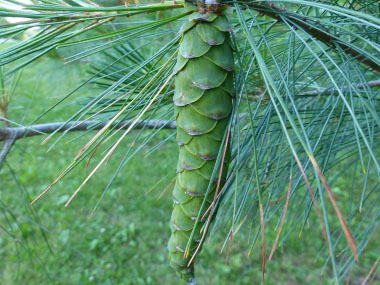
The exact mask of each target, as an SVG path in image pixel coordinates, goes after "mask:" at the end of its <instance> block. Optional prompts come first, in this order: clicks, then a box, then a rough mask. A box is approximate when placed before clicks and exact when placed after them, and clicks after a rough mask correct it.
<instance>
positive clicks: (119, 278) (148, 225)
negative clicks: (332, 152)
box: [0, 58, 380, 284]
mask: <svg viewBox="0 0 380 285" xmlns="http://www.w3.org/2000/svg"><path fill="white" fill-rule="evenodd" d="M83 73H84V72H83V71H82V70H80V69H79V68H78V66H77V65H75V64H71V65H63V63H62V62H61V61H60V60H59V59H57V58H50V59H49V61H47V60H44V61H38V62H37V63H36V64H33V65H32V66H31V67H29V68H28V69H26V70H24V72H23V74H22V77H21V80H20V84H19V86H18V88H17V89H16V94H15V96H14V97H13V99H12V103H11V106H10V110H9V116H10V118H11V119H12V120H13V121H16V122H19V123H21V124H28V123H31V122H32V121H33V119H35V118H36V117H37V116H38V115H39V114H41V112H42V111H43V110H45V109H47V107H49V106H51V105H53V104H54V103H55V102H57V101H58V100H59V98H62V96H63V95H65V94H67V93H68V92H69V91H70V90H72V89H73V88H74V87H75V86H77V85H78V83H79V82H80V80H79V79H80V78H81V75H83ZM91 92H92V91H91V90H89V89H85V90H83V93H82V94H83V96H87V95H89V94H91ZM77 100H78V98H72V99H70V100H68V101H67V102H65V103H64V104H62V105H61V106H60V107H58V108H57V109H56V110H55V111H54V112H51V113H49V114H48V115H46V117H44V118H43V119H41V121H39V122H49V121H63V120H65V119H67V118H68V115H67V110H70V112H73V111H74V110H75V109H77V108H79V107H78V104H77V103H76V102H77ZM168 132H169V131H165V133H163V134H162V137H165V136H166V135H167V134H168ZM78 135H79V134H78V133H76V134H70V135H68V136H66V137H65V138H64V139H63V141H62V142H60V143H59V144H57V145H56V146H55V147H54V148H53V149H52V150H51V151H50V152H48V153H46V150H47V149H48V147H49V146H50V145H51V143H52V142H54V140H55V139H54V138H53V139H52V140H51V141H50V142H49V143H48V144H46V145H44V146H41V145H40V144H41V142H42V140H43V139H44V138H43V137H33V138H27V139H23V140H20V141H18V142H17V144H16V146H15V147H14V148H13V149H12V152H11V154H10V155H9V157H8V165H5V166H4V168H3V169H2V170H1V172H0V181H1V184H0V200H1V203H2V204H1V209H2V212H0V225H1V228H0V284H180V281H179V279H178V278H177V277H176V276H175V274H174V273H173V271H172V270H171V268H170V267H169V265H168V259H167V250H166V243H167V240H168V237H169V233H170V230H169V218H170V214H171V209H172V201H171V195H170V190H171V189H169V190H168V191H167V193H165V194H164V195H163V196H162V198H161V199H160V200H158V197H160V195H161V193H162V190H163V189H164V188H165V186H166V185H167V184H168V183H169V182H170V181H171V180H172V178H173V177H174V175H175V165H176V161H177V146H176V143H175V141H174V140H172V141H169V142H168V143H167V144H165V145H164V146H163V147H162V148H161V149H160V151H157V152H154V153H152V154H150V155H149V156H146V155H145V153H146V152H147V151H148V150H149V149H150V148H151V147H153V146H154V145H155V144H157V143H158V139H156V140H155V141H152V142H150V143H149V144H148V145H147V146H145V147H144V151H143V152H141V153H140V154H139V155H137V156H136V157H135V158H133V160H132V161H131V162H130V163H129V164H128V166H127V167H126V168H124V169H123V170H122V172H121V173H120V175H119V176H118V178H117V179H116V181H115V182H114V184H113V186H112V188H111V190H110V191H109V193H108V194H107V195H106V196H105V198H104V199H103V201H102V203H101V204H100V207H99V208H98V210H97V211H96V212H95V213H94V214H93V215H92V214H91V211H92V209H93V207H94V206H95V205H96V203H97V201H98V200H99V198H100V197H101V195H102V193H103V190H104V188H105V187H106V185H107V183H108V181H109V179H110V177H111V175H112V174H113V173H114V171H115V169H116V168H117V167H118V161H119V160H118V159H117V157H116V156H122V155H123V154H124V153H125V151H126V150H127V148H128V147H129V144H131V142H132V141H133V135H134V133H132V134H131V135H130V137H129V138H128V139H127V140H125V141H124V143H123V145H121V147H120V148H119V149H118V151H117V152H116V153H115V154H114V157H113V159H111V161H110V163H109V164H108V165H107V166H106V167H103V168H101V170H100V171H99V172H98V173H97V174H96V175H95V176H94V177H93V179H91V180H90V182H89V183H88V184H87V185H86V186H85V187H84V188H83V190H82V191H81V192H80V193H79V194H78V195H77V197H76V198H75V199H74V201H73V203H72V204H71V205H70V206H69V207H68V208H65V207H64V204H65V202H66V200H67V199H68V198H69V196H70V195H71V194H72V193H73V192H74V191H75V189H76V188H77V187H78V186H79V185H80V184H81V182H82V181H83V179H84V178H85V177H86V175H87V174H88V173H89V170H87V171H86V169H85V166H84V165H82V166H79V167H78V168H76V169H75V170H74V171H72V172H71V173H70V174H69V175H68V176H67V177H65V178H64V179H63V180H62V181H61V182H59V183H58V184H57V185H56V186H55V187H53V188H52V189H51V191H50V192H49V193H48V194H47V195H46V196H45V197H44V198H42V199H41V200H40V201H39V202H38V203H37V204H36V206H35V207H34V209H35V211H36V213H37V214H38V216H39V220H40V224H38V223H36V221H35V218H33V213H32V210H31V208H30V207H28V206H26V200H27V201H30V199H32V198H34V197H36V196H37V195H38V194H39V193H40V192H41V191H43V190H44V189H45V188H46V187H47V186H48V185H49V184H50V183H51V182H52V181H53V180H54V179H55V177H56V176H57V175H58V174H60V172H61V171H63V170H64V169H65V167H66V166H67V165H68V164H69V163H70V162H71V161H72V159H73V157H74V156H75V154H76V153H77V152H78V150H79V149H80V148H81V146H83V145H84V144H85V142H86V141H87V140H88V139H89V138H90V136H88V135H87V136H84V137H81V138H78V139H76V140H73V141H71V139H73V138H75V137H77V136H78ZM144 152H145V153H144ZM99 157H101V156H100V155H98V156H95V158H94V160H93V161H92V162H91V163H90V168H89V169H91V167H93V166H95V163H96V162H97V161H99ZM12 173H13V174H12ZM163 177H164V178H163ZM161 178H163V179H162V180H161V182H160V183H159V184H158V185H157V186H156V187H155V188H154V189H153V190H152V191H151V192H150V194H149V195H145V193H146V192H147V191H148V190H150V189H151V188H152V186H154V185H155V184H156V182H158V181H160V179H161ZM350 183H351V182H350V181H346V180H345V179H341V180H339V181H338V183H337V184H338V186H337V187H339V188H341V189H345V187H349V186H350ZM24 191H25V192H24ZM6 209H7V210H6ZM311 221H312V222H311V225H310V227H308V228H307V230H306V231H305V232H304V233H303V235H302V238H299V237H298V232H297V231H295V232H294V233H293V234H292V235H291V237H290V238H289V239H288V240H287V242H286V243H285V244H284V246H283V247H281V248H279V249H278V250H277V252H276V254H275V256H274V260H273V261H271V262H269V263H268V266H267V272H266V284H333V282H332V278H331V276H332V274H331V271H330V269H329V267H328V268H327V269H326V271H324V272H322V268H323V265H324V261H325V260H324V258H321V257H317V256H318V253H319V250H320V249H321V247H322V246H323V244H324V241H323V237H322V234H321V231H320V227H318V226H315V225H318V221H317V220H316V219H315V214H314V211H313V214H312V217H311ZM40 227H42V228H43V229H44V231H45V232H46V235H47V240H48V243H49V244H50V247H51V250H52V252H50V251H49V248H48V246H47V243H46V242H45V240H44V238H43V235H42V234H41V231H40ZM242 233H243V232H242ZM275 235H276V232H274V231H273V230H270V229H267V232H266V238H267V247H268V249H267V251H268V254H269V251H270V249H271V247H272V245H273V242H274V238H275ZM223 238H224V237H223V236H216V237H215V238H214V239H213V240H212V241H211V242H209V243H207V244H206V245H205V247H204V249H203V251H202V252H201V254H200V255H199V257H198V260H197V269H196V270H197V278H198V281H199V284H259V282H260V279H261V248H260V242H258V244H257V246H256V247H255V248H254V251H253V252H252V254H251V256H249V257H248V255H247V253H248V248H249V246H248V245H247V236H245V235H243V234H242V235H237V237H236V239H235V242H234V244H233V246H232V250H231V255H230V258H229V264H228V265H226V264H225V262H224V259H225V252H224V254H223V255H220V254H219V251H220V248H221V245H222V241H223ZM379 249H380V243H379V241H377V240H375V241H373V242H372V244H371V246H370V248H369V250H368V252H367V254H366V256H365V258H363V260H362V261H361V264H360V265H358V266H356V267H355V270H354V271H353V274H352V277H351V280H353V283H352V284H360V282H361V280H363V278H364V277H365V276H366V274H367V273H368V271H369V269H370V267H371V266H372V264H373V263H374V262H375V261H376V258H377V256H378V255H379Z"/></svg>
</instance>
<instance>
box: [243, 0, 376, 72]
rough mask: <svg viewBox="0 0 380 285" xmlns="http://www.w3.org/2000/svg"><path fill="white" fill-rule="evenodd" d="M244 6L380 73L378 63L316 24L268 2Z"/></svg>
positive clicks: (251, 3) (248, 3) (249, 3)
mask: <svg viewBox="0 0 380 285" xmlns="http://www.w3.org/2000/svg"><path fill="white" fill-rule="evenodd" d="M244 2H246V5H247V6H248V7H249V8H252V9H254V10H256V11H258V12H259V13H261V14H263V15H266V16H269V17H271V18H273V19H276V20H277V21H278V22H285V21H286V22H287V23H289V24H290V25H292V26H294V27H295V28H299V27H301V28H302V29H303V30H304V31H305V32H307V33H309V34H310V35H311V36H313V37H314V38H316V39H317V40H319V41H322V42H324V43H325V44H326V45H328V46H329V47H331V48H334V49H337V48H341V49H342V50H343V52H344V53H346V54H348V55H350V56H352V57H354V58H355V59H356V60H359V61H360V62H362V63H363V64H365V65H367V66H369V67H371V68H372V69H373V70H374V71H377V72H379V71H380V65H379V63H378V62H376V61H374V60H373V59H371V58H369V57H367V56H366V55H364V54H362V53H361V52H360V51H358V50H356V49H354V48H352V47H350V46H349V45H348V44H346V43H345V42H344V41H343V40H342V39H340V38H339V37H338V36H336V35H331V33H329V32H328V31H327V30H326V29H325V28H324V27H322V26H321V25H319V24H318V23H317V22H315V21H312V20H310V19H307V18H306V17H302V16H300V15H299V14H297V13H293V12H289V11H288V10H287V9H285V8H282V7H279V6H276V5H275V4H274V3H268V2H264V1H262V2H259V3H258V2H250V1H247V0H245V1H244Z"/></svg>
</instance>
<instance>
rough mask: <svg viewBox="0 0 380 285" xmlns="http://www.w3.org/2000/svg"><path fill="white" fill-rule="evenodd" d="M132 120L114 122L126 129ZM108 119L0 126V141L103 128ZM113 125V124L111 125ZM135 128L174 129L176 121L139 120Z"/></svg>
mask: <svg viewBox="0 0 380 285" xmlns="http://www.w3.org/2000/svg"><path fill="white" fill-rule="evenodd" d="M133 122H134V121H133V120H130V121H121V122H119V123H117V124H116V128H117V126H121V129H128V128H129V127H130V126H131V124H132V123H133ZM107 123H108V121H105V122H101V121H73V122H58V123H47V124H39V125H32V126H29V127H17V128H10V127H7V128H0V141H7V140H9V139H11V138H14V140H18V139H22V138H25V137H32V136H38V135H46V134H51V133H54V132H65V131H69V132H75V131H87V130H99V129H101V128H103V127H104V126H105V125H106V124H107ZM113 127H115V125H114V126H113ZM134 128H135V129H142V128H145V129H175V128H176V123H175V122H169V121H165V120H149V121H140V122H138V123H137V124H136V125H135V126H134Z"/></svg>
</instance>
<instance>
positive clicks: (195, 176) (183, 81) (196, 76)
mask: <svg viewBox="0 0 380 285" xmlns="http://www.w3.org/2000/svg"><path fill="white" fill-rule="evenodd" d="M181 32H182V33H183V37H182V42H181V46H180V49H179V54H178V58H177V65H176V67H175V72H176V84H175V86H176V87H175V94H174V104H175V112H176V114H175V116H176V121H177V141H178V144H179V148H180V151H179V153H180V154H179V161H178V168H177V173H178V175H177V180H176V184H175V187H174V190H173V200H174V206H173V208H174V209H173V214H172V217H171V220H170V228H171V231H172V234H171V237H170V240H169V245H168V249H169V258H170V264H171V266H172V267H173V268H174V269H175V270H176V271H177V272H178V273H179V274H180V275H181V277H182V279H184V280H185V281H187V282H191V281H192V280H193V278H194V266H193V263H192V264H191V265H190V266H189V267H188V263H189V261H190V260H191V258H192V255H193V254H194V252H195V250H196V248H197V247H198V245H199V242H200V239H201V237H202V234H201V232H200V230H201V229H202V226H203V225H204V223H205V221H200V222H199V223H198V225H197V228H196V231H195V235H194V237H193V239H192V241H191V246H190V252H189V254H188V256H187V257H186V258H185V257H184V252H185V249H186V245H187V243H188V241H189V238H190V235H191V232H192V230H193V228H194V225H195V220H196V218H197V216H198V214H199V211H200V208H201V205H202V202H203V200H204V198H205V194H206V191H207V188H208V185H209V182H210V179H211V176H212V172H213V169H214V165H215V162H216V158H217V155H218V152H219V149H220V146H221V143H222V140H223V137H224V134H225V132H226V127H227V123H228V119H229V116H230V114H231V112H232V103H233V96H234V92H235V90H234V87H233V70H234V59H233V49H232V46H231V42H230V38H229V32H230V25H229V23H228V20H227V18H226V17H225V16H223V15H218V14H216V13H211V12H208V13H204V14H201V13H198V12H195V13H193V14H191V15H190V17H189V21H187V22H186V23H185V24H184V25H183V27H182V28H181ZM228 160H229V154H228V155H226V158H225V161H224V165H223V168H224V169H223V174H222V178H221V185H220V187H219V189H221V188H222V186H223V184H224V182H225V177H226V171H227V167H228ZM218 175H219V172H218ZM218 175H217V176H218ZM217 180H218V177H216V178H215V179H214V181H213V185H212V188H211V192H210V193H209V195H208V197H207V203H206V207H204V210H203V211H206V210H207V209H208V207H209V206H210V204H211V202H212V200H213V198H214V194H215V189H216V184H217ZM205 220H206V219H205Z"/></svg>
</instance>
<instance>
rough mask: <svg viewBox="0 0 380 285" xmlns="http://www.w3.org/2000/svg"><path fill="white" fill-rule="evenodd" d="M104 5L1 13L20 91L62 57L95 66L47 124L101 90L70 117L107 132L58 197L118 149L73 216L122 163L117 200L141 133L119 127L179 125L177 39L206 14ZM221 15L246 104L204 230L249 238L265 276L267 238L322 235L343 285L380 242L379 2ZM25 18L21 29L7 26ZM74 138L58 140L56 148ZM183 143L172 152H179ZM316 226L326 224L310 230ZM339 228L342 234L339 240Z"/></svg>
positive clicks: (4, 59)
mask: <svg viewBox="0 0 380 285" xmlns="http://www.w3.org/2000/svg"><path fill="white" fill-rule="evenodd" d="M95 2H96V1H90V0H72V1H66V0H34V1H31V3H30V4H24V3H21V2H18V1H16V0H8V1H2V0H0V3H2V4H7V5H6V6H0V17H1V18H2V19H3V21H2V23H1V25H0V37H1V38H6V39H8V40H9V42H10V43H11V44H10V45H9V47H8V48H5V49H1V50H0V65H1V66H4V74H5V76H8V77H9V78H10V77H11V76H12V74H14V73H15V72H16V71H18V70H20V69H21V68H23V67H24V66H26V65H28V64H30V63H32V62H33V61H34V60H36V59H38V58H40V57H42V56H44V55H46V54H47V53H49V52H51V51H53V50H59V51H63V52H65V55H67V56H66V57H65V60H66V62H68V63H69V62H72V61H83V62H85V60H86V62H87V61H90V62H91V64H92V67H91V72H90V74H89V77H88V78H86V79H85V81H83V84H82V85H81V86H78V88H77V89H76V90H74V91H73V92H71V93H70V94H67V95H66V96H65V97H64V98H63V99H62V100H61V101H60V102H57V104H56V105H54V106H52V107H51V108H50V109H49V110H46V112H54V108H55V107H56V106H58V104H59V103H61V102H63V101H64V100H65V99H67V98H69V97H74V96H75V95H77V94H79V93H80V92H81V87H82V86H84V85H86V84H90V85H93V86H94V87H96V88H97V90H99V92H98V93H97V94H94V96H93V97H92V98H88V100H87V101H86V102H82V104H83V107H81V109H80V110H79V111H78V112H75V113H70V110H68V111H67V113H68V114H69V115H70V116H69V118H68V122H70V121H74V120H83V119H89V118H96V119H98V120H99V121H102V122H104V121H109V124H107V125H106V126H105V127H104V128H102V129H101V130H100V131H98V132H96V135H95V136H93V137H92V138H91V140H90V141H89V142H88V144H86V145H85V146H83V148H81V149H80V150H79V152H78V155H77V156H76V157H75V158H74V159H73V161H72V163H71V164H70V165H69V166H68V168H67V169H66V170H64V172H63V173H62V174H61V175H60V176H59V177H58V178H57V180H56V181H54V182H53V184H52V185H51V186H53V185H54V184H55V183H56V182H57V181H58V180H60V179H61V178H63V177H64V176H65V175H66V174H67V173H68V172H69V171H70V170H71V169H72V168H73V167H75V166H77V165H79V164H80V163H81V162H82V161H83V160H85V159H88V158H89V157H90V156H92V154H93V153H94V151H96V149H97V148H98V146H100V145H105V146H106V147H107V151H106V153H105V155H104V156H103V157H102V160H101V161H100V163H99V164H98V165H97V166H96V167H95V168H94V169H93V170H92V171H91V172H90V174H89V176H88V178H87V179H86V180H85V181H84V182H83V184H81V185H79V187H78V189H77V190H76V191H75V192H74V193H73V195H72V197H71V198H70V200H69V201H68V204H69V203H70V201H71V200H72V198H74V197H75V195H76V194H77V193H78V192H79V191H80V190H81V189H82V188H83V187H84V186H85V183H86V182H87V181H88V179H90V178H91V177H92V176H93V174H94V173H95V172H96V171H97V170H99V169H100V167H101V166H102V165H103V164H104V163H106V161H107V160H108V159H120V167H119V168H118V169H117V171H116V172H115V175H114V176H113V177H111V178H110V183H109V185H107V187H106V188H105V190H104V194H106V193H107V192H108V191H109V189H110V188H111V187H112V182H113V181H114V179H115V177H116V176H117V175H118V174H119V173H120V172H121V171H125V169H126V168H127V167H128V161H129V160H130V159H131V158H132V157H133V156H134V155H135V153H136V151H135V150H134V149H132V148H131V149H130V150H129V151H128V152H127V153H125V154H121V155H117V156H116V155H113V154H114V153H115V152H117V146H118V145H120V144H121V143H123V138H125V137H126V136H127V135H128V134H130V132H131V130H133V128H134V124H132V125H131V127H130V128H128V129H127V130H125V129H124V130H122V129H121V128H118V126H117V124H114V123H116V122H120V121H123V120H135V121H136V122H137V121H140V120H143V119H159V120H165V121H166V122H167V124H170V123H172V122H173V121H174V119H175V117H174V106H173V103H172V102H173V96H175V91H174V90H175V80H174V78H175V76H174V71H175V66H176V64H177V65H178V64H181V63H180V62H178V59H177V54H178V53H179V52H181V51H180V50H179V46H180V44H181V31H180V27H181V26H183V24H184V23H185V27H186V23H187V22H188V18H189V16H190V17H191V15H193V14H194V13H198V11H193V10H191V9H190V10H189V9H185V8H184V7H185V6H188V5H189V4H196V3H187V2H185V1H183V0H182V1H163V2H162V3H161V1H145V2H143V1H141V2H143V3H138V4H136V3H134V4H133V3H125V4H124V5H120V6H112V7H103V6H101V5H100V4H101V3H100V1H98V2H96V3H95ZM128 2H130V1H128ZM193 2H195V1H193ZM211 2H213V1H211ZM206 3H208V1H206ZM222 4H223V5H225V7H228V9H227V11H226V14H227V17H228V19H229V25H231V27H232V31H231V33H230V38H231V46H232V47H233V49H234V50H235V53H234V62H235V76H234V88H235V91H236V94H235V98H234V106H233V108H232V113H231V119H230V120H229V122H228V125H227V126H226V130H228V132H229V136H228V140H227V139H226V138H227V136H225V137H224V140H223V143H222V144H221V146H220V149H219V159H220V158H221V156H222V153H223V149H224V147H225V144H226V143H228V144H229V145H230V147H231V159H230V165H229V169H228V173H227V178H226V183H225V185H224V186H223V188H222V189H221V190H220V191H219V193H218V195H217V197H216V200H215V201H214V202H215V203H214V207H213V209H212V211H211V213H210V215H212V222H209V223H206V224H207V227H205V230H208V231H207V236H208V237H209V238H212V237H215V236H218V237H221V235H225V242H224V246H223V247H224V248H227V247H229V246H230V241H232V240H233V238H234V236H235V235H237V234H239V235H245V236H246V239H247V241H248V242H249V245H248V246H249V249H250V250H252V249H253V248H254V246H255V244H256V243H258V242H260V243H261V248H262V252H263V265H262V266H263V271H264V267H265V262H266V260H267V259H268V256H267V255H266V254H265V252H266V250H265V248H266V245H265V231H264V229H265V228H270V229H277V230H279V239H278V244H279V245H282V244H285V243H286V239H287V237H288V236H289V234H290V233H291V232H294V231H295V232H298V233H299V234H300V235H301V234H302V233H303V232H304V231H306V230H307V226H308V224H309V223H312V225H313V226H316V227H319V228H320V229H321V234H320V237H321V238H324V239H325V248H324V249H323V250H322V251H321V255H324V256H325V257H326V264H328V265H329V266H331V268H332V271H333V273H334V277H335V279H336V281H337V282H339V280H341V279H342V278H343V277H344V276H346V275H347V274H348V272H349V270H350V268H352V266H354V265H355V264H356V262H358V261H360V259H361V256H362V255H363V253H364V252H365V251H366V248H367V246H368V244H369V242H370V240H371V239H372V238H374V237H375V236H376V235H377V236H378V234H379V233H378V232H376V230H377V229H378V228H379V225H380V192H379V181H380V180H379V178H380V162H379V141H380V117H379V115H380V94H379V93H380V88H379V87H378V86H379V85H380V82H379V81H380V78H379V72H380V44H379V42H380V29H379V28H380V20H379V19H380V18H379V13H380V5H379V4H378V2H377V1H370V0H364V1H357V0H334V1H317V0H312V1H302V0H281V1H270V2H268V1H249V0H246V1H222ZM14 17H19V18H22V19H23V20H22V21H19V22H14V23H12V22H7V21H6V19H8V18H14ZM182 32H183V31H182ZM26 34H29V35H30V36H28V37H25V36H24V35H26ZM14 39H16V40H17V41H14V43H13V41H12V40H14ZM200 68H202V67H200ZM5 78H7V77H5ZM143 129H144V127H143ZM142 131H143V130H141V131H140V132H139V133H138V134H137V136H136V140H135V141H136V142H137V143H139V144H140V147H138V148H137V151H138V150H139V149H141V147H142V146H144V145H145V144H146V143H147V142H148V141H149V140H150V139H152V138H153V137H154V136H155V135H157V134H158V133H159V131H160V128H157V129H155V130H152V131H151V135H150V136H148V137H146V136H142ZM67 132H69V130H67V131H65V132H63V134H62V135H60V136H58V135H57V136H56V137H57V140H56V141H55V142H54V143H53V144H52V147H53V146H54V145H55V144H56V143H58V142H59V140H60V139H61V138H62V137H63V136H64V135H65V134H66V133H67ZM115 134H118V135H117V136H116V135H115ZM174 136H175V134H174V133H173V134H172V135H170V136H168V138H166V139H163V140H162V144H163V143H174V141H175V138H174ZM227 141H228V142H227ZM160 145H161V144H160ZM160 145H158V146H157V148H159V146H160ZM157 148H155V149H157ZM155 149H153V150H155ZM153 150H152V151H153ZM216 165H217V164H216ZM217 167H218V165H217V166H216V168H215V169H214V174H215V173H216V172H217ZM354 168H355V169H360V170H361V172H362V175H361V176H359V175H357V174H355V175H353V182H352V184H353V187H352V189H345V191H347V193H348V194H347V193H346V194H345V195H343V196H342V195H337V194H336V193H334V191H333V188H332V186H333V185H334V182H335V181H336V179H337V178H338V177H339V176H341V175H347V176H348V174H347V173H353V169H354ZM51 186H50V187H49V188H48V189H46V191H45V192H44V193H46V192H47V190H49V189H50V188H51ZM103 197H104V195H103V196H102V199H103ZM99 202H101V201H99ZM342 203H350V204H351V207H350V211H349V212H345V213H342V212H341V210H340V207H339V205H340V204H342ZM204 204H205V203H204ZM204 210H207V209H204ZM331 213H334V215H332V214H331ZM311 215H312V216H313V217H314V216H315V217H316V219H317V220H318V223H315V222H313V221H311V219H310V216H311ZM200 218H201V217H199V216H198V218H197V221H199V219H200ZM333 220H338V221H339V224H340V226H339V227H336V226H335V227H334V226H332V223H331V222H332V221H333ZM335 225H336V224H335ZM316 238H317V237H316ZM256 248H258V247H255V249H256ZM272 254H273V252H272V253H271V254H270V258H271V257H272Z"/></svg>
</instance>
